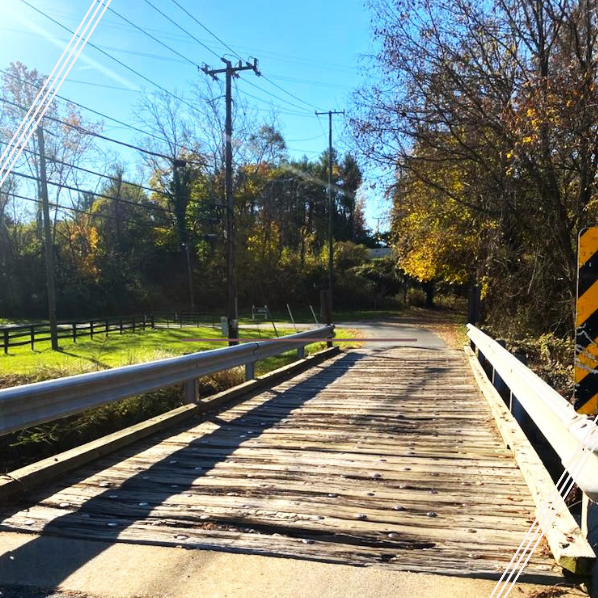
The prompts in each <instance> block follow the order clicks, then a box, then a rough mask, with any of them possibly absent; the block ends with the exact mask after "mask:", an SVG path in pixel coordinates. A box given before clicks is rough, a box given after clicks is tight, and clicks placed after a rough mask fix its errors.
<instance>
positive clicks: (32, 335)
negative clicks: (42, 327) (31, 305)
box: [29, 326, 35, 351]
mask: <svg viewBox="0 0 598 598" xmlns="http://www.w3.org/2000/svg"><path fill="white" fill-rule="evenodd" d="M29 334H30V336H31V350H32V351H33V350H34V349H35V326H31V328H30V329H29Z"/></svg>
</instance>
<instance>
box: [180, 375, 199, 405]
mask: <svg viewBox="0 0 598 598" xmlns="http://www.w3.org/2000/svg"><path fill="white" fill-rule="evenodd" d="M183 390H184V395H185V398H184V400H185V403H197V401H199V384H198V381H197V379H196V378H194V379H193V380H187V382H185V384H184V386H183Z"/></svg>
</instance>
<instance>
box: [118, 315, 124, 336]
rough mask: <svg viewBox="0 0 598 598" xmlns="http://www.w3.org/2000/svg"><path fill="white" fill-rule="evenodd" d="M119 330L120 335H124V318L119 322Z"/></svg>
mask: <svg viewBox="0 0 598 598" xmlns="http://www.w3.org/2000/svg"><path fill="white" fill-rule="evenodd" d="M118 328H119V330H120V333H121V334H122V333H123V319H122V318H121V319H120V320H119V321H118Z"/></svg>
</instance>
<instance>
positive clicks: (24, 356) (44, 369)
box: [0, 325, 355, 381]
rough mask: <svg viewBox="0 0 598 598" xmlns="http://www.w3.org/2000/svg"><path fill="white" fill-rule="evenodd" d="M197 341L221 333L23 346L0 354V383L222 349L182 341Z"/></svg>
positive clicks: (166, 332)
mask: <svg viewBox="0 0 598 598" xmlns="http://www.w3.org/2000/svg"><path fill="white" fill-rule="evenodd" d="M293 333H294V330H293V329H289V328H283V329H281V328H279V329H278V334H279V335H280V336H282V335H285V334H293ZM241 336H242V337H243V338H255V339H256V340H260V338H268V337H272V336H274V333H273V330H272V328H271V326H270V328H268V327H267V326H266V325H263V326H262V327H261V330H256V329H247V328H242V329H241ZM337 336H339V337H342V338H354V337H355V333H354V332H352V331H349V330H344V329H339V330H337ZM196 338H201V339H211V338H213V339H221V338H222V335H221V333H220V330H218V329H214V328H212V327H210V326H202V327H199V328H195V327H184V328H161V329H155V330H145V331H138V332H131V331H125V332H124V333H123V334H119V333H118V332H113V333H110V334H108V335H107V336H106V335H103V334H102V335H97V336H95V337H94V338H93V339H89V338H88V337H87V338H84V339H79V340H78V341H77V343H73V341H72V340H70V339H63V340H61V341H60V347H61V350H60V351H52V350H51V348H50V342H49V341H47V342H40V343H36V345H35V350H34V351H32V350H31V348H30V347H29V346H28V345H25V346H23V347H12V348H11V349H10V353H9V354H8V355H3V354H2V355H0V381H1V380H2V378H4V379H6V378H9V379H11V378H13V377H15V376H16V377H19V376H25V377H34V378H39V379H44V378H56V377H60V376H68V375H73V374H76V373H81V372H87V371H93V370H100V369H106V368H112V367H118V366H123V365H130V364H133V363H141V362H145V361H152V360H156V359H164V358H167V357H174V356H177V355H184V354H187V353H194V352H197V351H205V350H207V349H216V348H221V347H226V346H227V345H226V343H224V342H221V341H220V342H217V341H216V340H214V341H213V342H209V341H206V342H185V339H196ZM343 345H344V346H347V343H341V346H343ZM317 349H318V347H317V345H313V346H309V347H308V353H313V352H314V351H316V350H317ZM295 355H296V353H295V352H290V353H289V354H285V355H283V356H278V357H276V358H271V359H269V360H266V361H265V362H264V363H258V368H257V369H258V374H262V373H265V372H266V371H269V370H271V369H274V368H276V367H280V366H282V365H285V364H286V363H288V362H290V361H292V359H294V356H295Z"/></svg>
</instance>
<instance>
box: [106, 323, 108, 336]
mask: <svg viewBox="0 0 598 598" xmlns="http://www.w3.org/2000/svg"><path fill="white" fill-rule="evenodd" d="M108 326H109V324H108V320H106V336H108Z"/></svg>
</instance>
